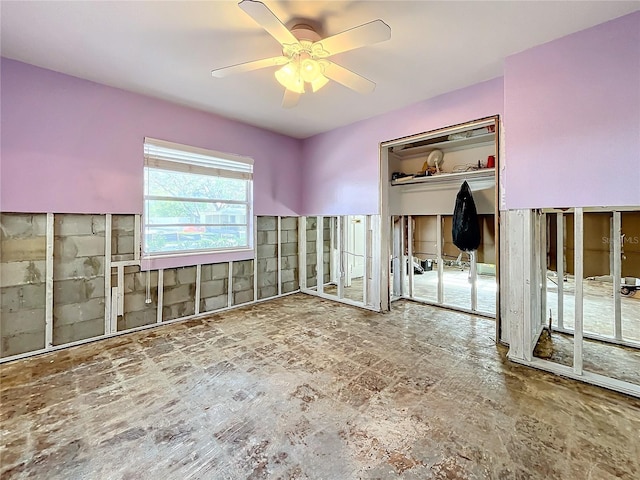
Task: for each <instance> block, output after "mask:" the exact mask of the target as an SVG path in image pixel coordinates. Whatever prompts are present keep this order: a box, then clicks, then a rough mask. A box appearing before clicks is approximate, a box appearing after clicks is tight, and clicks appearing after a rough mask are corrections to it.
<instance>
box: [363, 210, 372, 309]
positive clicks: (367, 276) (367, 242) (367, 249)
mask: <svg viewBox="0 0 640 480" xmlns="http://www.w3.org/2000/svg"><path fill="white" fill-rule="evenodd" d="M370 285H371V215H366V216H365V217H364V272H363V275H362V303H364V304H365V305H369V304H370V298H371V295H370V292H369V289H370Z"/></svg>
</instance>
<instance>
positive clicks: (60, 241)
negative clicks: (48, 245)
mask: <svg viewBox="0 0 640 480" xmlns="http://www.w3.org/2000/svg"><path fill="white" fill-rule="evenodd" d="M54 239H55V240H54V246H53V344H54V345H62V344H65V343H70V342H75V341H78V340H84V339H87V338H92V337H97V336H100V335H103V334H104V333H105V332H104V301H105V298H104V253H105V217H104V215H75V214H73V215H72V214H70V215H57V216H55V217H54Z"/></svg>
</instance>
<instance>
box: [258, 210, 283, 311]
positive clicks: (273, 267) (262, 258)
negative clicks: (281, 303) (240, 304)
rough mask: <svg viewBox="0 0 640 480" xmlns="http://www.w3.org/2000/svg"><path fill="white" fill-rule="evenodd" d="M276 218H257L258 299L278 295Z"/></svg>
mask: <svg viewBox="0 0 640 480" xmlns="http://www.w3.org/2000/svg"><path fill="white" fill-rule="evenodd" d="M279 248H280V246H279V245H278V217H258V222H257V226H256V256H257V259H258V268H257V274H258V299H262V298H269V297H274V296H276V295H277V294H278V249H279Z"/></svg>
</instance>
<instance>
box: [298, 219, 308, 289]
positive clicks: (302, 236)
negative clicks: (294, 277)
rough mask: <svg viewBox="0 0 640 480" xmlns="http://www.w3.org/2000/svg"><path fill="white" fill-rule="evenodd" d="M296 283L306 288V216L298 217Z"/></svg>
mask: <svg viewBox="0 0 640 480" xmlns="http://www.w3.org/2000/svg"><path fill="white" fill-rule="evenodd" d="M298 283H299V284H300V290H302V291H305V290H306V289H307V217H299V218H298Z"/></svg>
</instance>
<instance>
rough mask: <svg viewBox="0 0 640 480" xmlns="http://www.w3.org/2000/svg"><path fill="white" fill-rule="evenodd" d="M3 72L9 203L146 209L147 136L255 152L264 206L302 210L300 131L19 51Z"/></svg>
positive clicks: (2, 186) (272, 211) (10, 207)
mask: <svg viewBox="0 0 640 480" xmlns="http://www.w3.org/2000/svg"><path fill="white" fill-rule="evenodd" d="M1 75H2V76H1V85H0V86H1V94H2V97H1V105H2V110H1V119H2V132H1V143H0V148H1V149H0V162H1V163H0V179H1V183H0V210H2V211H5V212H54V213H129V214H131V213H142V197H143V191H142V190H143V178H142V167H143V141H144V137H145V136H148V137H153V138H159V139H163V140H168V141H174V142H178V143H184V144H188V145H193V146H197V147H202V148H209V149H213V150H218V151H222V152H228V153H235V154H240V155H246V156H249V157H252V158H253V159H254V161H255V167H254V171H255V182H254V198H255V213H256V214H257V215H296V214H298V213H299V211H300V206H301V205H300V204H301V202H300V195H301V191H300V173H301V169H300V156H301V148H302V142H301V141H300V140H296V139H292V138H289V137H286V136H283V135H279V134H276V133H273V132H269V131H266V130H263V129H260V128H256V127H252V126H249V125H246V124H243V123H240V122H236V121H233V120H229V119H226V118H223V117H220V116H216V115H212V114H209V113H204V112H201V111H198V110H194V109H190V108H186V107H182V106H178V105H174V104H171V103H168V102H165V101H161V100H157V99H153V98H150V97H146V96H142V95H138V94H134V93H129V92H125V91H123V90H119V89H116V88H112V87H107V86H104V85H100V84H97V83H93V82H89V81H86V80H81V79H78V78H75V77H70V76H68V75H63V74H60V73H56V72H53V71H50V70H45V69H41V68H37V67H34V66H31V65H27V64H24V63H21V62H17V61H14V60H9V59H2V61H1Z"/></svg>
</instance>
